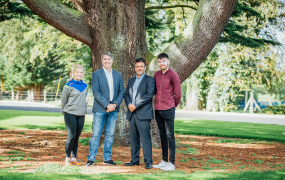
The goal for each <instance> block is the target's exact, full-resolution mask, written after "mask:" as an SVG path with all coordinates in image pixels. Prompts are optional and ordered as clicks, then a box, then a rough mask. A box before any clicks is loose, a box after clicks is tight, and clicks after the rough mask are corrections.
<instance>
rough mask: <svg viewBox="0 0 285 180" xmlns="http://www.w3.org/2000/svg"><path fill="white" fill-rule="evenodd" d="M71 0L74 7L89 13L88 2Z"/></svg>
mask: <svg viewBox="0 0 285 180" xmlns="http://www.w3.org/2000/svg"><path fill="white" fill-rule="evenodd" d="M70 1H71V2H72V4H73V5H74V7H75V8H76V9H77V10H78V11H80V12H83V13H85V14H87V8H86V4H85V3H84V2H83V0H70Z"/></svg>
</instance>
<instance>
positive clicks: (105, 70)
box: [103, 67, 112, 74]
mask: <svg viewBox="0 0 285 180" xmlns="http://www.w3.org/2000/svg"><path fill="white" fill-rule="evenodd" d="M103 69H104V72H105V73H108V74H112V68H111V71H110V72H108V71H107V69H105V68H104V67H103Z"/></svg>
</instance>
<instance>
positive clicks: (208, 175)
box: [0, 170, 285, 180]
mask: <svg viewBox="0 0 285 180" xmlns="http://www.w3.org/2000/svg"><path fill="white" fill-rule="evenodd" d="M284 178H285V170H279V171H264V172H257V171H247V172H239V173H218V172H194V173H191V174H185V173H183V172H180V171H175V172H169V173H167V172H166V173H159V174H151V173H149V174H139V175H134V174H106V173H102V174H95V175H85V174H82V173H77V174H57V173H18V172H13V173H11V171H5V170H0V180H2V179H5V180H32V179H37V180H49V179H108V180H121V179H124V180H136V179H148V180H160V179H164V180H173V179H175V180H184V179H199V180H203V179H204V180H221V179H232V180H234V179H253V180H255V179H256V180H268V179H284Z"/></svg>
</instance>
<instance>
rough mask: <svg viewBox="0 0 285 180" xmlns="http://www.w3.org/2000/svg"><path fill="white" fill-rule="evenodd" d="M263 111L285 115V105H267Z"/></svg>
mask: <svg viewBox="0 0 285 180" xmlns="http://www.w3.org/2000/svg"><path fill="white" fill-rule="evenodd" d="M262 112H263V113H266V114H282V115H285V106H284V105H281V106H278V105H274V106H267V107H266V108H265V109H263V110H262Z"/></svg>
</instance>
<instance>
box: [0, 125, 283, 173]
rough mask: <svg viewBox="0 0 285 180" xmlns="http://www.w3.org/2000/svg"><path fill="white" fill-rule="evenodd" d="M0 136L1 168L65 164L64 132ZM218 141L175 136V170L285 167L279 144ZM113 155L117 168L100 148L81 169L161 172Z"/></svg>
mask: <svg viewBox="0 0 285 180" xmlns="http://www.w3.org/2000/svg"><path fill="white" fill-rule="evenodd" d="M22 132H25V134H23V133H22ZM0 137H1V138H0V155H1V156H0V168H11V167H12V168H13V167H14V169H15V170H16V171H20V172H33V171H34V170H35V169H36V168H37V167H39V166H42V165H43V164H45V163H58V164H61V165H64V160H65V147H64V146H65V140H66V138H67V132H66V131H47V130H0ZM87 137H91V133H82V134H81V136H80V138H87ZM218 139H222V138H218V137H205V136H191V135H177V136H176V140H177V142H178V143H177V148H176V149H177V151H176V162H175V166H176V170H178V171H184V172H185V173H191V172H194V171H208V170H211V171H218V172H220V171H226V172H236V171H238V170H257V171H261V170H277V169H283V168H284V167H285V145H283V144H282V143H280V142H254V143H249V144H235V143H215V141H216V140H218ZM226 139H229V138H226ZM232 139H234V138H232ZM188 146H189V148H188ZM88 148H89V146H88V145H86V146H83V145H81V144H79V149H78V159H80V160H81V161H82V162H84V163H85V162H86V159H87V156H88ZM187 148H188V149H187ZM190 148H191V149H190ZM192 148H194V149H192ZM112 152H113V155H112V160H113V161H120V162H119V164H117V165H116V166H106V165H103V162H102V159H103V147H100V149H99V151H98V155H97V157H96V161H99V162H96V163H95V164H96V165H95V166H93V167H86V166H81V168H82V169H86V170H88V171H86V172H88V173H92V174H93V173H104V172H105V173H133V174H140V173H156V172H160V171H161V170H159V169H155V168H153V169H151V170H146V169H145V168H144V165H145V164H144V162H141V165H140V166H134V167H126V166H124V165H123V163H125V162H130V160H131V157H130V148H129V147H121V146H120V147H113V148H112ZM197 152H198V153H197ZM19 157H21V158H19ZM142 158H143V155H142V150H141V159H142ZM8 159H10V160H8ZM153 160H154V164H158V163H159V162H160V161H161V149H153Z"/></svg>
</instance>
